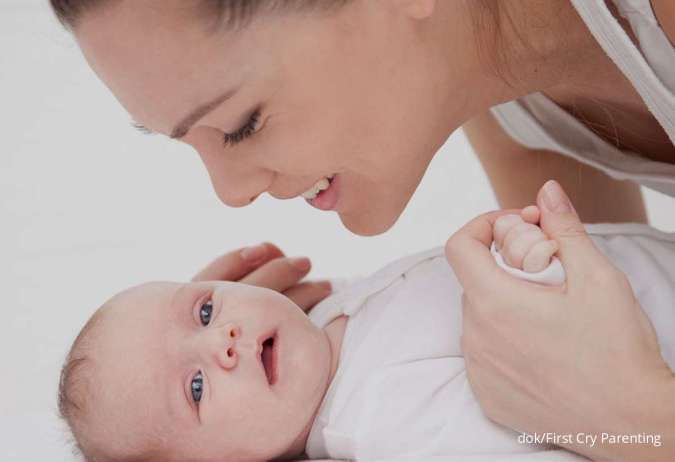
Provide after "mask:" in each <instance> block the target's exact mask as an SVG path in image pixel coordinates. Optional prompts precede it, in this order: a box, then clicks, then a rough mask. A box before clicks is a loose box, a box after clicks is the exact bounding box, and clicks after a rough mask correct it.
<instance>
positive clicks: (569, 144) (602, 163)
mask: <svg viewBox="0 0 675 462" xmlns="http://www.w3.org/2000/svg"><path fill="white" fill-rule="evenodd" d="M612 1H613V2H614V4H615V5H616V7H617V9H618V11H619V13H620V14H621V15H622V16H623V17H624V18H626V19H627V20H628V21H629V22H630V25H631V27H632V29H633V31H634V32H635V35H636V36H637V39H638V41H639V44H640V48H638V47H636V46H635V44H633V42H632V40H631V39H630V37H629V36H628V34H626V32H625V31H624V30H623V28H622V27H621V25H620V24H619V22H618V21H617V20H616V18H615V17H614V16H613V15H612V13H611V11H610V10H609V8H608V7H607V5H606V4H605V2H604V0H571V2H572V5H573V6H574V7H575V8H576V10H577V12H578V13H579V15H580V16H581V18H582V19H583V21H584V22H585V23H586V26H587V27H588V29H589V30H590V32H591V33H592V34H593V36H594V37H595V39H596V40H597V41H598V43H599V44H600V46H601V47H602V49H603V50H604V51H605V53H607V55H608V56H609V57H610V58H611V59H612V61H613V62H614V64H616V66H617V67H618V68H619V69H620V70H621V72H623V74H624V75H625V76H626V78H627V79H628V80H629V81H630V82H631V83H632V85H633V87H635V89H636V90H637V92H638V93H639V94H640V96H641V97H642V100H643V101H644V102H645V104H646V106H647V107H648V108H649V111H650V112H651V113H652V115H653V116H654V117H655V118H656V120H657V121H658V122H659V124H660V125H661V126H662V127H663V129H664V130H665V132H666V133H667V134H668V137H669V138H670V141H671V142H672V143H673V145H675V48H673V46H672V45H671V43H670V41H669V40H668V37H667V36H666V34H665V33H664V32H663V30H662V29H661V27H660V26H659V24H658V22H657V19H656V17H655V15H654V12H653V11H652V7H651V4H650V1H649V0H612ZM640 49H642V51H640ZM491 112H492V114H493V115H494V117H495V118H496V119H497V121H498V122H499V124H500V125H501V126H502V128H503V129H504V131H505V132H506V133H507V134H508V135H509V136H511V138H513V139H514V140H515V141H517V142H518V143H520V144H522V145H524V146H526V147H528V148H532V149H545V150H550V151H555V152H558V153H560V154H563V155H566V156H568V157H572V158H574V159H576V160H578V161H579V162H582V163H584V164H588V165H590V166H592V167H595V168H597V169H598V170H601V171H603V172H605V173H606V174H608V175H609V176H610V177H612V178H616V179H619V180H632V181H635V182H637V183H640V184H641V185H643V186H647V187H649V188H651V189H655V190H657V191H660V192H662V193H665V194H668V195H670V196H673V197H675V165H673V164H668V163H665V162H658V161H654V160H651V159H647V158H645V157H642V156H640V155H639V154H637V153H635V152H632V151H622V150H620V149H618V148H616V147H615V146H613V145H611V144H610V143H608V142H606V141H605V140H603V139H602V138H600V137H599V136H598V135H596V134H595V133H594V132H593V131H591V130H590V129H589V128H587V127H586V126H585V125H583V124H582V123H581V122H579V121H578V120H577V119H576V118H575V117H574V116H572V115H571V114H569V113H568V112H566V111H565V110H564V109H562V108H561V107H560V106H558V105H557V104H556V103H555V102H553V101H552V100H550V99H549V98H548V97H546V96H545V95H543V94H542V93H538V92H537V93H532V94H529V95H526V96H524V97H522V98H519V99H517V100H514V101H509V102H507V103H504V104H500V105H498V106H494V107H492V108H491Z"/></svg>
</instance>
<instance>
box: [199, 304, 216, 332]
mask: <svg viewBox="0 0 675 462" xmlns="http://www.w3.org/2000/svg"><path fill="white" fill-rule="evenodd" d="M212 312H213V302H212V301H211V300H209V301H208V302H206V303H204V304H203V305H202V306H201V308H199V320H200V321H201V323H202V325H203V326H208V325H209V323H210V322H211V313H212Z"/></svg>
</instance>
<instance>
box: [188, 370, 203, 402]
mask: <svg viewBox="0 0 675 462" xmlns="http://www.w3.org/2000/svg"><path fill="white" fill-rule="evenodd" d="M190 391H191V392H192V400H193V401H194V402H195V403H199V402H200V401H201V400H202V392H203V391H204V377H203V376H202V371H199V372H197V373H196V374H195V376H194V377H193V378H192V383H190Z"/></svg>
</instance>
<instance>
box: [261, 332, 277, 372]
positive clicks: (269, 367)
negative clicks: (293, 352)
mask: <svg viewBox="0 0 675 462" xmlns="http://www.w3.org/2000/svg"><path fill="white" fill-rule="evenodd" d="M276 338H277V334H276V332H275V333H274V334H272V336H271V337H269V338H267V339H266V340H265V341H264V342H263V343H262V351H261V353H260V361H261V362H262V366H263V369H265V375H266V376H267V382H268V383H269V384H270V385H274V384H275V383H276V381H277V348H275V345H274V344H275V341H276Z"/></svg>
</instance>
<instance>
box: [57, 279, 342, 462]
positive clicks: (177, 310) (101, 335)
mask: <svg viewBox="0 0 675 462" xmlns="http://www.w3.org/2000/svg"><path fill="white" fill-rule="evenodd" d="M330 367H331V353H330V346H329V343H328V341H327V338H326V336H325V334H324V333H323V331H321V330H320V329H318V328H317V327H315V326H314V325H313V324H312V323H311V322H310V321H309V319H308V318H307V316H306V315H305V314H304V313H303V311H302V310H301V309H300V308H299V307H298V306H296V305H295V304H294V303H293V302H291V301H290V300H289V299H287V298H286V297H284V296H283V295H281V294H279V293H277V292H274V291H271V290H268V289H263V288H259V287H252V286H247V285H244V284H239V283H232V282H206V283H204V282H202V283H189V284H178V283H165V282H162V283H149V284H144V285H142V286H139V287H135V288H132V289H129V290H127V291H125V292H122V293H121V294H118V295H116V296H115V297H113V298H112V299H111V300H110V301H108V302H107V303H106V304H105V305H104V306H103V307H102V308H100V309H99V310H98V311H97V312H96V314H95V315H94V316H93V317H92V319H90V320H89V322H88V323H87V324H86V325H85V327H84V328H83V329H82V332H81V333H80V335H78V337H77V339H76V340H75V343H74V344H73V347H72V350H71V352H70V354H69V355H68V358H67V360H66V364H65V366H64V368H63V371H62V373H61V383H60V389H59V409H60V410H61V413H62V415H63V416H64V417H65V419H66V420H67V422H68V424H69V426H70V428H71V429H72V431H73V434H74V435H75V438H76V440H77V443H78V446H79V447H80V449H81V450H82V452H83V453H84V455H85V456H86V457H87V459H89V460H96V461H97V462H100V461H108V460H115V461H124V460H134V461H140V460H162V461H172V460H176V461H225V460H228V461H230V460H232V461H234V460H241V461H254V460H256V461H257V460H269V459H273V458H278V457H285V456H292V455H298V454H302V452H303V451H304V443H305V441H306V438H307V434H308V432H309V429H310V428H311V424H312V421H313V419H314V416H315V414H316V411H317V409H318V407H319V405H320V403H321V401H322V399H323V396H324V393H325V391H326V389H327V387H328V381H329V376H330Z"/></svg>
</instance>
